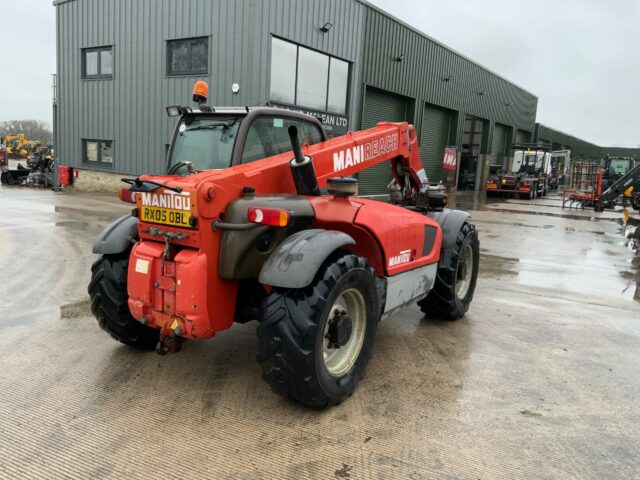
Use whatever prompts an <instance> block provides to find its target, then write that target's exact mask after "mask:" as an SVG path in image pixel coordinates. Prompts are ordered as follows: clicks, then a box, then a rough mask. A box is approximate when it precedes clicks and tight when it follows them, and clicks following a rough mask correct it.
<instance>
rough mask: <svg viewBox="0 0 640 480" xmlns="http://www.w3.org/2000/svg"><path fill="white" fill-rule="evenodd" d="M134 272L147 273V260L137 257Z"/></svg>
mask: <svg viewBox="0 0 640 480" xmlns="http://www.w3.org/2000/svg"><path fill="white" fill-rule="evenodd" d="M136 272H138V273H143V274H145V275H146V274H147V273H149V260H143V259H142V258H138V259H137V260H136Z"/></svg>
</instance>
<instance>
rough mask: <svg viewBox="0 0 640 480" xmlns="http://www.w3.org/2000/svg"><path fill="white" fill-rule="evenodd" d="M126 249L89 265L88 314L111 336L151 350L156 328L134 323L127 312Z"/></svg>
mask: <svg viewBox="0 0 640 480" xmlns="http://www.w3.org/2000/svg"><path fill="white" fill-rule="evenodd" d="M128 265H129V251H126V252H124V253H121V254H118V255H103V256H102V257H100V258H99V259H98V260H97V261H96V262H95V263H94V264H93V266H92V267H91V282H90V283H89V296H90V297H91V313H93V315H94V316H95V317H96V319H97V320H98V323H99V324H100V327H101V328H102V329H103V330H105V331H106V332H107V333H109V334H110V335H111V336H112V337H113V338H114V339H116V340H118V341H119V342H122V343H124V344H126V345H129V346H132V347H135V348H139V349H142V350H153V349H155V347H156V344H157V343H158V339H159V335H160V331H159V330H157V329H155V328H151V327H148V326H146V325H143V324H141V323H140V322H138V321H137V320H136V319H135V318H133V316H132V315H131V312H130V311H129V304H128V298H129V297H128V294H127V268H128Z"/></svg>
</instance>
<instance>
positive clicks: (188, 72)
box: [165, 35, 211, 77]
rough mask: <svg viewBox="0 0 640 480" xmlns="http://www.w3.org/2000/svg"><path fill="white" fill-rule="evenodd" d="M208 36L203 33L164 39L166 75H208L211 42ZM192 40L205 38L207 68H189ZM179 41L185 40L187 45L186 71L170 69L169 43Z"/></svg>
mask: <svg viewBox="0 0 640 480" xmlns="http://www.w3.org/2000/svg"><path fill="white" fill-rule="evenodd" d="M209 38H210V37H209V36H208V35H205V36H201V37H187V38H172V39H170V40H167V41H166V55H165V61H166V62H167V68H166V71H165V75H166V76H167V77H186V76H192V77H195V76H203V75H209V63H210V58H209V55H210V50H209V44H210V43H211V42H209ZM194 40H206V41H207V68H206V69H205V70H193V69H192V68H191V63H192V62H191V57H192V55H191V49H192V42H193V41H194ZM179 42H187V45H188V49H187V59H188V62H189V69H188V70H186V71H180V72H172V71H171V52H172V50H171V45H172V44H175V43H179Z"/></svg>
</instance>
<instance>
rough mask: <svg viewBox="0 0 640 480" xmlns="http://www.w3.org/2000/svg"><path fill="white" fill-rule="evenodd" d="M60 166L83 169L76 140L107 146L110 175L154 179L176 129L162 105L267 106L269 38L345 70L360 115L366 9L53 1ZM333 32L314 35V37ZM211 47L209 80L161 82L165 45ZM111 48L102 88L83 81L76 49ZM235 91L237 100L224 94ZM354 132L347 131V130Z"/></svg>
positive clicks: (266, 0) (292, 0)
mask: <svg viewBox="0 0 640 480" xmlns="http://www.w3.org/2000/svg"><path fill="white" fill-rule="evenodd" d="M54 5H56V7H57V8H56V11H57V45H58V64H57V70H58V85H59V89H58V100H59V122H58V131H59V142H58V143H59V154H60V157H61V163H62V164H65V165H72V166H76V167H80V168H82V167H85V166H86V165H83V164H82V140H81V139H83V138H86V139H104V140H113V156H114V168H113V169H109V170H105V171H108V172H120V173H128V174H140V173H161V172H162V171H163V170H164V167H165V155H166V152H165V145H166V144H168V143H169V142H170V139H171V135H172V132H173V127H174V125H175V123H176V119H170V118H167V116H166V113H165V107H166V106H167V105H176V104H182V105H191V98H190V97H191V89H192V87H193V83H194V82H195V81H196V80H198V79H203V80H205V81H207V82H208V83H209V98H210V100H209V104H212V105H241V106H242V105H259V104H264V103H265V102H267V101H268V100H269V66H270V51H271V50H270V45H271V42H270V36H271V35H275V36H278V37H281V38H283V39H286V40H289V41H292V42H295V43H298V44H301V45H304V46H306V47H309V48H312V49H317V50H320V51H322V52H325V53H328V54H330V55H333V56H336V57H339V58H341V59H343V60H347V61H349V62H352V64H353V65H355V66H356V67H352V69H351V70H352V73H351V95H350V100H349V107H348V110H349V111H348V113H349V114H351V112H356V111H359V97H358V96H357V95H354V92H355V91H356V88H355V86H356V85H359V84H360V79H359V71H358V69H357V65H358V64H359V63H360V54H361V52H362V41H363V40H362V39H363V33H362V28H363V25H364V14H365V12H364V5H363V4H362V3H360V2H358V1H355V0H354V1H351V0H349V1H345V0H306V1H304V2H301V1H296V0H244V1H234V0H219V1H215V2H213V1H209V0H136V1H130V0H58V1H57V2H55V3H54ZM326 22H331V23H332V24H333V25H334V27H333V28H332V29H331V31H330V32H329V33H326V34H325V33H322V32H320V30H319V27H320V26H322V25H324V24H325V23H326ZM200 36H206V37H208V38H209V49H208V61H209V67H208V74H207V75H198V76H191V75H185V76H167V64H166V63H167V52H166V48H167V41H168V40H173V39H181V38H190V37H200ZM109 45H113V52H114V57H113V58H114V73H113V79H109V80H83V79H82V78H81V51H82V49H83V48H89V47H98V46H109ZM233 83H238V84H239V85H240V92H239V94H237V95H234V94H232V91H231V86H232V84H233ZM350 127H351V128H355V124H353V123H352V124H351V125H350Z"/></svg>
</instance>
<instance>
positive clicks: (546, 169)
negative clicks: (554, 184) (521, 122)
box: [487, 143, 551, 200]
mask: <svg viewBox="0 0 640 480" xmlns="http://www.w3.org/2000/svg"><path fill="white" fill-rule="evenodd" d="M511 150H512V151H513V160H512V161H511V165H510V168H508V169H507V171H506V172H505V171H503V170H500V171H498V172H497V173H495V174H494V175H490V176H489V178H488V179H487V196H491V195H495V194H497V193H501V194H504V195H507V196H511V195H522V196H524V197H525V198H528V199H530V200H531V199H534V198H536V197H537V196H542V195H546V194H547V191H548V190H549V176H550V174H551V155H550V154H549V146H548V145H546V144H537V143H519V144H514V145H512V146H511Z"/></svg>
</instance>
